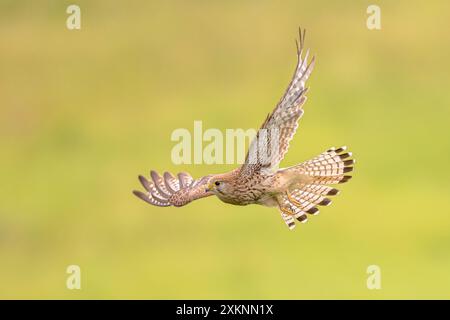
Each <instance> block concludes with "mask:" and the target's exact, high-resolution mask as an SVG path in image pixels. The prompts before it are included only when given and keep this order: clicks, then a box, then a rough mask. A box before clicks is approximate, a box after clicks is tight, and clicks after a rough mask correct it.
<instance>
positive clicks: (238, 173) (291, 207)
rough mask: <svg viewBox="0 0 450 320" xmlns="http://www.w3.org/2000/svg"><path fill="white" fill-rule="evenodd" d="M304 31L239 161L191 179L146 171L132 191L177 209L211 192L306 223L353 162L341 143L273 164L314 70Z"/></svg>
mask: <svg viewBox="0 0 450 320" xmlns="http://www.w3.org/2000/svg"><path fill="white" fill-rule="evenodd" d="M304 40H305V31H304V30H303V31H302V30H301V29H299V40H298V41H296V44H297V59H298V61H297V66H296V68H295V72H294V75H293V78H292V80H291V82H290V83H289V86H288V88H287V90H286V92H285V93H284V95H283V97H282V98H281V100H280V101H279V102H278V104H277V105H276V107H275V109H274V110H273V111H272V113H270V114H269V115H268V116H267V118H266V120H265V121H264V123H263V125H262V126H261V128H260V129H259V131H258V133H257V134H256V137H255V138H254V139H253V140H252V142H251V143H250V146H249V150H248V152H247V156H246V158H245V162H244V163H243V164H242V165H241V166H240V167H238V168H236V169H234V170H232V171H230V172H227V173H223V174H210V175H207V176H204V177H202V178H199V179H193V178H192V177H191V175H190V174H188V173H185V172H182V173H179V174H178V175H177V176H176V177H174V176H173V175H172V174H170V173H168V172H165V173H164V174H163V176H162V177H161V176H160V175H159V174H158V173H157V172H155V171H151V172H150V176H151V180H148V179H147V178H145V177H143V176H139V181H140V182H141V184H142V186H143V187H144V189H145V192H141V191H133V193H134V194H135V195H136V196H137V197H139V198H140V199H142V200H144V201H146V202H148V203H149V204H152V205H155V206H159V207H168V206H175V207H181V206H184V205H186V204H188V203H190V202H191V201H194V200H197V199H200V198H205V197H209V196H212V195H215V196H217V197H218V198H219V199H220V200H222V201H223V202H225V203H229V204H233V205H249V204H259V205H263V206H268V207H277V208H278V209H279V211H280V214H281V217H282V218H283V220H284V222H285V223H286V225H287V226H288V228H289V229H291V230H292V229H294V228H295V225H296V221H298V222H302V223H304V222H306V221H307V219H308V215H316V214H318V213H319V209H318V208H317V206H327V205H329V204H330V203H331V200H330V199H329V196H334V195H337V194H338V193H339V191H338V189H336V188H334V187H332V186H331V185H335V184H338V183H344V182H347V181H348V180H349V179H350V178H351V176H349V175H347V173H348V172H350V171H352V170H353V164H354V163H355V160H353V159H349V158H350V157H351V156H352V154H351V152H346V147H340V148H330V149H329V150H327V151H325V152H323V153H321V154H320V155H318V156H316V157H315V158H312V159H310V160H307V161H304V162H302V163H299V164H297V165H294V166H292V167H289V168H279V163H280V162H281V160H282V159H283V158H284V155H285V154H286V152H287V150H288V147H289V142H290V141H291V140H292V138H293V136H294V134H295V132H296V130H297V126H298V123H297V122H298V120H299V119H300V118H301V117H302V116H303V112H304V111H303V104H304V103H305V101H306V93H307V91H308V87H306V86H305V84H306V81H307V80H308V78H309V76H310V75H311V72H312V71H313V68H314V63H315V58H314V57H312V59H311V60H310V61H309V62H308V56H309V50H307V51H306V53H305V54H304V56H303V50H304Z"/></svg>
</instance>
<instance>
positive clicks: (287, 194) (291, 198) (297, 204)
mask: <svg viewBox="0 0 450 320" xmlns="http://www.w3.org/2000/svg"><path fill="white" fill-rule="evenodd" d="M286 197H287V198H288V200H289V202H292V203H293V204H294V205H295V206H296V207H299V208H301V207H302V206H303V205H302V204H301V203H300V202H298V201H297V200H295V199H294V198H293V197H292V196H291V194H290V193H289V190H288V191H286Z"/></svg>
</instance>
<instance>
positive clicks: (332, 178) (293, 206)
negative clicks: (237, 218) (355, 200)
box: [278, 147, 355, 229]
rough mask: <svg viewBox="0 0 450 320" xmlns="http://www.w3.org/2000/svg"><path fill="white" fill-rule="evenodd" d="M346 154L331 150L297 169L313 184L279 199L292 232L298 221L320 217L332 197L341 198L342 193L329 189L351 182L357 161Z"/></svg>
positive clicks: (343, 148)
mask: <svg viewBox="0 0 450 320" xmlns="http://www.w3.org/2000/svg"><path fill="white" fill-rule="evenodd" d="M345 150H346V147H340V148H337V149H336V148H331V149H329V150H327V151H326V152H324V153H322V154H320V155H318V156H317V157H315V158H313V159H311V160H308V161H305V162H303V163H301V164H299V165H298V166H296V167H294V168H295V169H296V170H297V171H298V172H299V173H301V174H303V175H306V176H309V177H311V178H312V180H311V182H310V183H309V184H306V185H302V186H301V187H298V188H296V189H294V190H290V192H286V194H285V195H281V196H279V199H278V204H279V208H280V211H281V215H282V217H283V220H284V221H285V222H286V224H287V225H288V227H289V229H293V228H294V227H295V220H294V218H296V219H297V220H298V221H300V222H302V223H304V222H306V221H307V214H312V215H316V214H318V213H319V209H318V208H317V206H328V205H330V204H331V200H330V199H329V198H328V197H329V196H335V195H337V194H339V190H338V189H336V188H334V187H331V186H329V185H332V184H338V183H344V182H347V181H348V180H350V179H351V176H349V175H346V173H347V172H350V171H352V170H353V165H354V163H355V160H353V159H347V158H349V157H351V156H352V153H351V152H346V153H343V152H344V151H345Z"/></svg>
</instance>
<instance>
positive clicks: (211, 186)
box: [205, 177, 233, 196]
mask: <svg viewBox="0 0 450 320" xmlns="http://www.w3.org/2000/svg"><path fill="white" fill-rule="evenodd" d="M205 191H206V192H213V193H214V194H216V195H218V196H220V195H226V194H230V193H232V192H233V186H232V183H231V181H230V179H228V178H227V177H215V178H212V179H211V180H210V181H209V183H208V186H207V187H206V190H205Z"/></svg>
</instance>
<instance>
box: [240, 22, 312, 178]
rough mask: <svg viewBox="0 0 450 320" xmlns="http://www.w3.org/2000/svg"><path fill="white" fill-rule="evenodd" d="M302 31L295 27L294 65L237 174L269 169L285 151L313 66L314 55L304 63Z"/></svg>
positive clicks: (293, 130)
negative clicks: (281, 95)
mask: <svg viewBox="0 0 450 320" xmlns="http://www.w3.org/2000/svg"><path fill="white" fill-rule="evenodd" d="M304 39H305V32H304V31H303V32H302V31H301V30H299V42H300V44H298V42H297V57H298V62H297V67H296V68H295V72H294V76H293V77H292V80H291V82H290V83H289V86H288V88H287V90H286V92H285V93H284V95H283V97H282V98H281V100H280V102H278V104H277V106H276V107H275V109H274V110H273V111H272V113H271V114H269V115H268V116H267V118H266V120H265V121H264V123H263V125H262V126H261V128H260V130H259V131H258V133H257V135H256V137H255V138H254V139H253V141H252V142H251V144H250V147H249V150H248V153H247V157H246V160H245V163H244V164H243V166H242V169H241V175H246V176H251V175H253V174H256V173H260V172H259V171H262V170H268V171H273V170H275V169H276V168H277V167H278V164H279V163H280V161H281V160H282V159H283V157H284V155H285V154H286V152H287V150H288V147H289V142H290V141H291V139H292V137H293V136H294V134H295V131H296V130H297V126H298V124H297V122H298V120H299V119H300V118H301V116H302V115H303V109H302V105H303V103H304V102H305V101H306V95H305V94H306V92H307V89H308V88H307V87H306V86H305V84H306V81H307V80H308V78H309V76H310V75H311V72H312V70H313V67H314V61H315V59H314V57H313V58H312V59H311V61H310V62H309V63H308V56H309V50H307V51H306V54H305V56H304V57H303V49H304V47H303V46H304Z"/></svg>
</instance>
